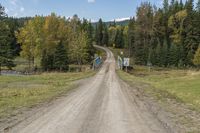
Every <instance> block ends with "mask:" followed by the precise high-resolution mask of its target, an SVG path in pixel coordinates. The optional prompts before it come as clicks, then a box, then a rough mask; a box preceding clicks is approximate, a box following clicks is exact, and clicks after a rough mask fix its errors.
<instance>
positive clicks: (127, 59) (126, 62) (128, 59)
mask: <svg viewBox="0 0 200 133" xmlns="http://www.w3.org/2000/svg"><path fill="white" fill-rule="evenodd" d="M129 65H130V58H124V66H125V67H126V72H128V66H129Z"/></svg>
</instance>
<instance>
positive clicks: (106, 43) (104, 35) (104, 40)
mask: <svg viewBox="0 0 200 133" xmlns="http://www.w3.org/2000/svg"><path fill="white" fill-rule="evenodd" d="M108 41H109V36H108V28H107V26H106V25H104V32H103V40H102V42H103V44H104V45H106V46H108Z"/></svg>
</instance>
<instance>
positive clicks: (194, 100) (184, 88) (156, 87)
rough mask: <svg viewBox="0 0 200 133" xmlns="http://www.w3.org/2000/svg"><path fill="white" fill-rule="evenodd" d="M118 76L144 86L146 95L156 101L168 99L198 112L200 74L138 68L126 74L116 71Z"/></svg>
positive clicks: (199, 105) (199, 107)
mask: <svg viewBox="0 0 200 133" xmlns="http://www.w3.org/2000/svg"><path fill="white" fill-rule="evenodd" d="M118 75H119V76H120V78H122V79H123V80H125V81H127V82H128V83H130V84H134V85H139V86H144V83H145V84H148V87H144V90H145V91H146V92H147V93H150V94H153V95H154V96H155V97H156V98H157V99H158V100H166V99H168V98H170V99H175V100H176V101H178V102H183V103H185V104H187V105H189V107H191V108H192V109H195V110H197V111H200V82H199V81H200V73H198V72H194V71H186V70H159V71H158V70H152V71H151V72H148V68H145V67H138V69H137V68H136V69H135V70H134V72H132V74H127V73H125V72H123V71H118Z"/></svg>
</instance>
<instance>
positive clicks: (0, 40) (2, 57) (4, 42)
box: [0, 5, 15, 74]
mask: <svg viewBox="0 0 200 133" xmlns="http://www.w3.org/2000/svg"><path fill="white" fill-rule="evenodd" d="M5 16H6V14H5V12H4V7H2V6H1V5H0V74H1V67H2V66H3V67H8V68H9V69H11V68H12V67H14V66H15V65H14V63H13V56H12V53H13V51H12V48H11V42H12V40H11V38H10V34H11V33H10V28H9V26H8V25H7V24H6V23H5Z"/></svg>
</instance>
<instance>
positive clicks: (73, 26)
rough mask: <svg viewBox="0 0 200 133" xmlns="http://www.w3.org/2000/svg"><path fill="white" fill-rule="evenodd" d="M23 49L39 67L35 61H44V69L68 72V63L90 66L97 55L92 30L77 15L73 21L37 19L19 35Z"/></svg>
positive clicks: (22, 53)
mask: <svg viewBox="0 0 200 133" xmlns="http://www.w3.org/2000/svg"><path fill="white" fill-rule="evenodd" d="M16 37H17V40H18V42H19V43H20V44H21V46H22V52H21V55H22V56H23V57H25V58H26V59H27V60H29V62H30V68H31V69H33V68H34V67H37V66H36V64H35V61H34V60H35V59H40V60H41V66H42V68H43V70H45V71H50V70H59V71H63V70H67V68H68V64H69V63H75V64H78V65H80V66H81V65H82V64H85V63H90V62H91V60H92V59H93V56H94V52H95V51H94V48H93V27H92V25H91V23H89V22H88V21H87V20H85V19H84V21H83V23H81V21H80V19H79V18H78V16H77V15H74V17H73V18H72V19H71V20H66V19H65V18H62V17H59V16H57V15H56V14H55V13H52V14H51V15H49V16H47V17H39V16H36V17H34V18H33V19H31V20H29V21H28V22H27V23H26V24H25V26H24V27H22V28H21V29H20V30H19V32H17V33H16Z"/></svg>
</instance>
